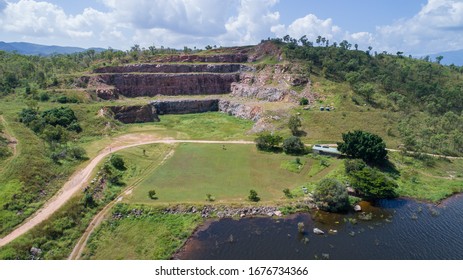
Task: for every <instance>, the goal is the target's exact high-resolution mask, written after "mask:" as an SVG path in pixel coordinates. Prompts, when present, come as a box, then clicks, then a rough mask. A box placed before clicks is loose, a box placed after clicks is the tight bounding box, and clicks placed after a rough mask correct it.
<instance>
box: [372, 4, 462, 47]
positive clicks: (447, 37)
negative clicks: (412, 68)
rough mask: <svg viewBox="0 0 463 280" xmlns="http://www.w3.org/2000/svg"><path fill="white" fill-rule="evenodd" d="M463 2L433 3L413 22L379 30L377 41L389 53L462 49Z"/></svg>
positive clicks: (401, 22) (383, 27) (398, 23)
mask: <svg viewBox="0 0 463 280" xmlns="http://www.w3.org/2000/svg"><path fill="white" fill-rule="evenodd" d="M462 31H463V1H461V0H429V1H428V3H427V4H426V5H425V6H423V7H422V9H421V11H420V12H419V13H418V14H416V15H415V16H413V17H412V18H409V19H402V20H399V21H397V22H395V23H393V24H391V25H386V26H380V27H377V34H376V42H377V45H378V46H381V47H383V48H384V49H386V50H388V51H398V50H401V51H405V52H411V53H414V54H427V53H432V52H439V51H443V50H452V49H461V46H462V45H463V33H462Z"/></svg>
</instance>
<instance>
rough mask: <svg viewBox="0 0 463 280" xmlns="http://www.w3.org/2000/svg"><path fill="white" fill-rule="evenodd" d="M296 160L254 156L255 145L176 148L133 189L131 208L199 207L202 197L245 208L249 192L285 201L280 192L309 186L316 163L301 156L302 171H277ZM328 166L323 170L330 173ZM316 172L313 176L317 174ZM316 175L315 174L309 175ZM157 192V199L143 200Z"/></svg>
mask: <svg viewBox="0 0 463 280" xmlns="http://www.w3.org/2000/svg"><path fill="white" fill-rule="evenodd" d="M294 159H295V157H293V156H289V155H285V154H272V153H264V152H260V151H257V149H256V148H255V146H254V145H225V150H224V149H223V147H222V145H216V144H191V143H187V144H180V145H179V146H178V148H177V149H176V150H175V153H174V155H173V156H172V158H171V159H169V160H168V161H167V162H166V163H165V164H163V165H162V166H160V167H159V168H158V169H156V170H155V171H154V172H153V173H152V174H151V175H150V176H147V177H146V179H145V180H143V181H142V182H141V183H140V184H139V186H138V187H137V188H136V189H135V190H134V192H133V196H132V198H131V202H133V203H180V202H181V203H203V202H205V199H206V194H208V193H209V194H211V195H212V196H214V197H215V199H216V202H218V203H246V202H247V200H246V199H247V196H248V195H249V190H250V189H254V190H256V191H257V193H258V194H259V196H260V197H261V198H262V200H261V201H262V202H263V203H265V202H271V201H275V200H280V199H283V198H284V195H283V192H282V190H283V189H285V188H289V189H295V188H298V187H300V186H302V185H304V184H305V183H307V182H308V181H314V180H315V179H318V178H317V176H314V177H310V176H309V172H310V170H311V169H312V168H313V167H314V166H316V165H318V162H317V160H315V159H313V158H310V157H304V158H303V160H304V162H305V164H304V167H303V168H302V170H301V171H300V172H299V173H297V172H291V171H288V170H287V169H286V168H284V167H283V168H282V164H283V165H284V163H286V162H288V161H289V160H294ZM336 167H337V165H336V164H333V165H332V166H330V167H328V168H327V169H328V170H333V169H334V168H336ZM316 173H318V172H316ZM314 175H316V174H314ZM152 189H154V190H156V193H157V196H158V199H157V200H152V199H150V198H149V197H148V191H149V190H152Z"/></svg>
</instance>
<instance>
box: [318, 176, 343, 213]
mask: <svg viewBox="0 0 463 280" xmlns="http://www.w3.org/2000/svg"><path fill="white" fill-rule="evenodd" d="M313 198H314V200H315V203H316V205H317V207H318V208H320V209H321V210H323V211H328V212H342V211H345V210H347V209H348V207H349V195H348V194H347V190H346V187H345V186H344V185H343V184H341V183H340V182H339V181H338V180H336V179H331V178H325V179H323V180H321V181H320V183H319V184H318V185H317V187H316V188H315V190H314V192H313Z"/></svg>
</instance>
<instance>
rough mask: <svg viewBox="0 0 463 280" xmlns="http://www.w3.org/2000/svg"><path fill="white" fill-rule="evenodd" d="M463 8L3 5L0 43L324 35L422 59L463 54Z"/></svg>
mask: <svg viewBox="0 0 463 280" xmlns="http://www.w3.org/2000/svg"><path fill="white" fill-rule="evenodd" d="M462 29H463V0H374V1H372V0H352V1H349V0H94V1H90V0H79V1H64V0H63V1H60V0H0V40H1V41H6V42H12V41H27V42H33V43H39V44H55V45H72V46H80V47H109V46H111V47H113V48H116V49H128V48H130V47H131V46H132V45H134V44H139V45H141V46H142V47H148V46H150V45H156V46H161V45H163V46H170V47H176V48H182V47H183V46H189V47H194V46H197V47H198V48H203V47H204V46H205V45H207V44H211V45H219V46H220V45H222V46H232V45H247V44H255V43H258V42H260V40H261V39H265V38H268V37H276V36H278V37H282V36H284V35H286V34H289V35H291V36H292V37H294V38H300V37H301V36H303V35H307V37H308V38H309V40H312V41H314V40H315V38H316V37H317V36H318V35H322V36H324V37H326V38H327V39H329V40H330V41H331V42H333V41H338V42H340V41H342V40H348V41H349V42H351V43H353V44H354V43H358V44H359V46H360V48H364V49H365V48H367V47H368V46H372V47H373V48H374V49H375V50H377V51H383V50H386V51H388V52H396V51H404V52H405V53H408V54H413V55H423V54H429V53H435V52H440V51H447V50H456V49H461V48H463V34H462V32H460V30H462Z"/></svg>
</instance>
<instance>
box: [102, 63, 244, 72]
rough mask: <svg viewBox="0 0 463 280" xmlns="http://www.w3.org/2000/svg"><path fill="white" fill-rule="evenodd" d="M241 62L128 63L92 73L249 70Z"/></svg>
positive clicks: (103, 68)
mask: <svg viewBox="0 0 463 280" xmlns="http://www.w3.org/2000/svg"><path fill="white" fill-rule="evenodd" d="M249 70H252V68H248V67H246V66H244V65H241V64H130V65H123V66H107V67H102V68H98V69H95V70H93V72H94V73H134V72H137V73H193V72H194V73H204V72H209V73H233V72H239V71H249Z"/></svg>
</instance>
